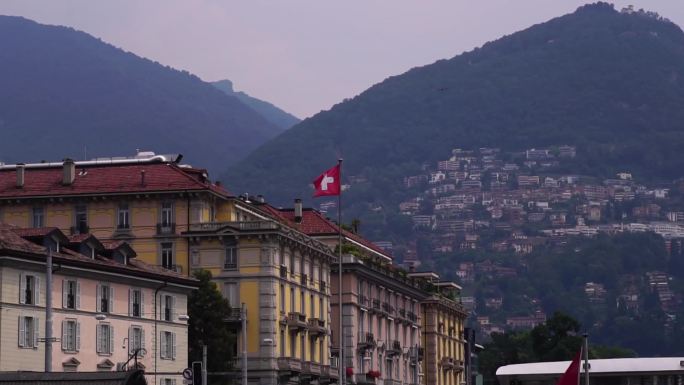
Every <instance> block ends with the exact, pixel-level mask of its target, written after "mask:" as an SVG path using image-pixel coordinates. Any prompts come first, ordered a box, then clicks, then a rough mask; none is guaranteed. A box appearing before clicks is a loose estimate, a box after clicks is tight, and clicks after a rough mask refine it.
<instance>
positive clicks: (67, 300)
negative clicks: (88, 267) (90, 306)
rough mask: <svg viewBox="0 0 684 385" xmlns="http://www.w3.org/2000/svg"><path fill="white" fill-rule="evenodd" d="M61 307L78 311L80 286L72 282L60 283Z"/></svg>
mask: <svg viewBox="0 0 684 385" xmlns="http://www.w3.org/2000/svg"><path fill="white" fill-rule="evenodd" d="M62 307H63V308H65V309H79V308H80V307H81V285H80V284H79V283H78V282H77V281H74V280H69V279H65V280H63V281H62Z"/></svg>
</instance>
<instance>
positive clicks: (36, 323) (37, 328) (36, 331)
mask: <svg viewBox="0 0 684 385" xmlns="http://www.w3.org/2000/svg"><path fill="white" fill-rule="evenodd" d="M36 282H37V281H36ZM39 334H40V319H38V317H33V348H34V349H38V335H39Z"/></svg>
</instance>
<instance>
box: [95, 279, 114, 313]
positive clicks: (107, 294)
mask: <svg viewBox="0 0 684 385" xmlns="http://www.w3.org/2000/svg"><path fill="white" fill-rule="evenodd" d="M96 296H97V298H96V300H97V311H98V312H101V313H111V312H113V311H114V288H113V287H111V286H109V285H97V294H96Z"/></svg>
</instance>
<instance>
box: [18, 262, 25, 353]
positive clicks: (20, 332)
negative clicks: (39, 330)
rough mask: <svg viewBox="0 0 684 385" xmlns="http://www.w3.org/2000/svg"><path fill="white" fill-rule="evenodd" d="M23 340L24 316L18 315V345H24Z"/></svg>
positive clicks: (21, 346)
mask: <svg viewBox="0 0 684 385" xmlns="http://www.w3.org/2000/svg"><path fill="white" fill-rule="evenodd" d="M22 275H23V274H22ZM24 341H26V324H25V323H24V317H22V316H19V347H20V348H23V347H24Z"/></svg>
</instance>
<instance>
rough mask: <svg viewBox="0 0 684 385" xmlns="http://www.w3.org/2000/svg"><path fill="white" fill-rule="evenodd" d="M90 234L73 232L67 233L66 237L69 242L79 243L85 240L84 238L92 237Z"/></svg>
mask: <svg viewBox="0 0 684 385" xmlns="http://www.w3.org/2000/svg"><path fill="white" fill-rule="evenodd" d="M92 236H93V235H92V234H89V233H86V234H74V235H69V236H67V238H69V243H81V242H83V241H85V240H86V239H88V238H90V237H92Z"/></svg>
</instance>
